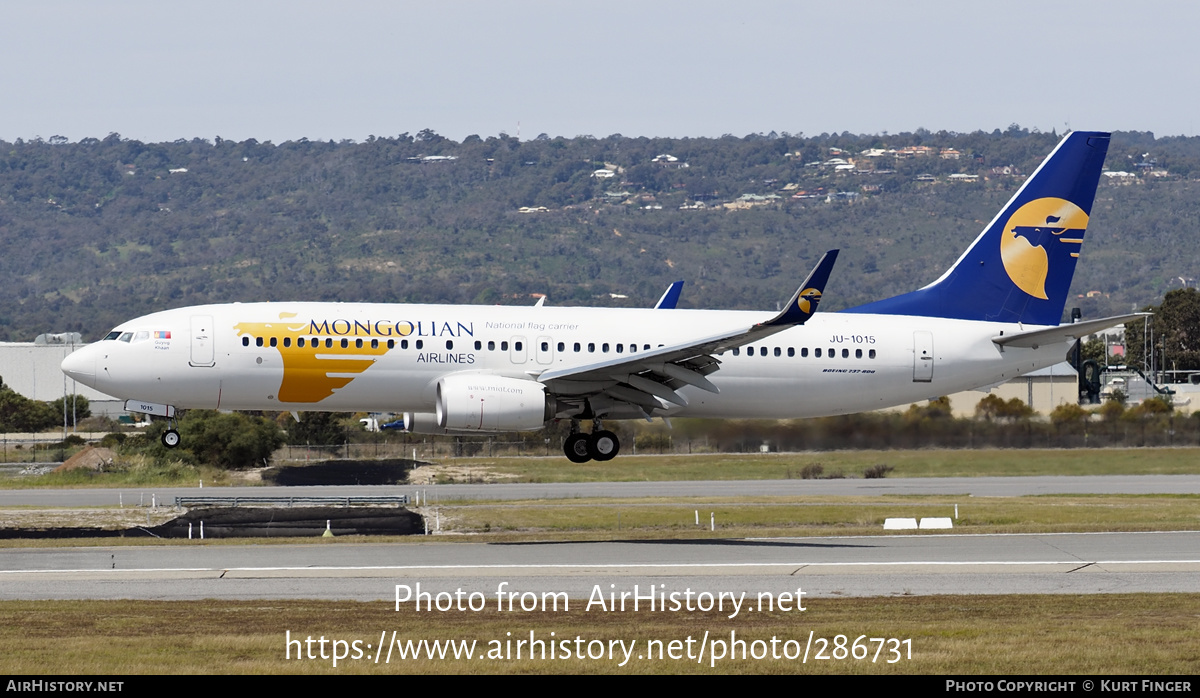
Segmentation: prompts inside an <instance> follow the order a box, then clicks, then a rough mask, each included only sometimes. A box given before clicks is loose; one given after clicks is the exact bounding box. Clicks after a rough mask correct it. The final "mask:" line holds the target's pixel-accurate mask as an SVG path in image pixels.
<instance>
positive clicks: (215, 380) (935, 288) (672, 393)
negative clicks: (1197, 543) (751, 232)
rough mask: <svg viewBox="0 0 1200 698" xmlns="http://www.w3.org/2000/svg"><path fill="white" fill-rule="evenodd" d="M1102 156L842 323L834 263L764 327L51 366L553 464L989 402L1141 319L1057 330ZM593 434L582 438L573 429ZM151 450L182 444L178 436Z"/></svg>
mask: <svg viewBox="0 0 1200 698" xmlns="http://www.w3.org/2000/svg"><path fill="white" fill-rule="evenodd" d="M1108 142H1109V136H1108V134H1106V133H1088V132H1078V131H1077V132H1074V133H1071V134H1069V135H1068V136H1067V137H1066V138H1064V139H1063V140H1062V142H1060V143H1059V144H1058V146H1057V147H1056V148H1055V150H1054V152H1053V153H1051V154H1050V156H1049V157H1048V158H1046V160H1045V161H1044V162H1043V163H1042V165H1041V166H1040V167H1039V168H1038V169H1037V171H1036V172H1034V174H1033V175H1032V176H1031V177H1029V179H1028V180H1026V182H1025V184H1024V185H1023V186H1022V187H1021V188H1020V189H1019V190H1018V191H1017V193H1016V194H1015V195H1014V196H1013V197H1012V199H1011V200H1009V202H1008V203H1007V204H1006V205H1005V206H1004V208H1003V209H1002V210H1001V211H1000V213H998V214H997V215H996V217H995V218H994V219H993V220H992V221H991V222H990V223H989V224H988V225H987V226H986V227H985V228H984V230H983V232H982V233H980V235H979V236H978V237H977V238H976V239H975V241H974V242H973V243H972V244H971V246H970V247H969V248H968V249H967V251H966V252H964V253H963V255H962V256H961V257H959V259H958V261H957V262H955V264H954V265H953V266H952V267H951V268H950V269H949V270H948V271H947V272H946V273H945V274H943V275H942V276H941V278H939V279H937V280H936V281H934V282H933V283H931V284H930V285H928V286H926V287H924V288H922V289H919V290H917V291H913V292H911V293H907V294H904V295H901V296H897V297H895V298H890V299H888V300H883V301H878V302H875V303H870V304H867V305H864V306H860V307H857V308H852V309H849V310H845V311H842V312H838V313H821V314H816V315H814V313H815V311H816V309H817V303H818V302H819V301H820V299H821V294H822V293H823V291H824V288H825V284H826V282H827V281H828V279H829V275H830V271H831V269H832V267H833V263H834V261H835V259H836V258H837V251H836V250H835V251H831V252H828V253H826V255H825V256H824V257H822V259H821V260H820V262H819V263H818V264H817V266H816V268H815V269H814V270H813V272H812V274H810V275H809V277H808V279H806V280H805V282H804V283H803V284H801V285H800V287H799V289H798V290H797V291H796V293H795V294H793V295H792V298H791V300H790V302H789V303H788V304H787V306H786V307H785V308H784V310H783V311H782V312H779V313H778V314H775V315H774V316H771V315H770V314H766V313H760V312H747V311H718V310H678V309H662V308H658V309H645V310H641V309H615V308H563V307H545V306H541V305H539V306H537V307H530V306H526V307H507V306H506V307H500V306H458V305H390V304H365V303H307V302H297V303H279V302H272V303H245V304H239V303H234V304H229V305H204V306H196V307H189V308H179V309H176V310H168V311H164V312H160V313H154V314H152V315H147V316H145V317H140V318H137V319H136V320H130V321H129V322H126V323H123V324H121V325H120V326H119V327H117V328H115V329H114V330H113V331H112V332H111V333H109V334H108V336H106V337H105V338H104V340H103V341H100V342H96V343H95V344H92V345H90V346H88V347H85V348H84V349H81V350H80V351H77V352H75V353H73V354H71V355H70V356H69V357H68V358H67V359H66V360H65V361H63V365H62V368H63V370H64V371H65V372H66V373H67V375H69V376H70V377H71V378H73V379H75V380H77V381H79V382H81V383H83V384H85V385H89V386H91V387H93V388H95V389H97V390H99V391H101V392H104V393H108V394H110V395H113V396H117V397H121V398H125V399H127V400H128V401H129V402H128V403H127V408H129V409H131V410H133V411H141V412H147V413H150V414H156V415H160V416H165V417H167V418H169V419H173V418H174V415H175V408H177V407H179V408H217V409H229V410H280V411H290V412H292V413H293V414H298V413H299V412H301V411H312V410H317V411H379V412H402V413H404V425H405V427H406V428H407V429H410V430H412V431H416V432H423V433H460V434H478V433H491V432H504V431H524V430H535V429H541V428H542V427H543V426H545V424H546V423H548V422H549V421H551V420H557V419H569V420H571V424H572V430H571V431H572V433H571V436H569V437H568V438H567V440H566V443H565V451H566V455H567V457H568V458H570V459H571V460H572V461H575V462H584V461H587V460H589V459H596V460H607V459H609V458H612V457H613V456H615V455H616V454H617V452H618V450H619V449H620V443H619V441H618V440H617V437H616V435H615V434H613V433H612V432H611V431H608V430H605V429H604V428H603V427H602V424H601V420H611V419H644V418H650V417H655V416H663V417H672V416H681V417H725V418H753V417H765V418H798V417H815V416H821V415H835V414H847V413H852V412H860V411H863V410H871V409H876V408H881V407H888V406H893V405H898V404H904V403H908V402H913V401H916V400H921V399H926V398H931V397H936V396H939V395H945V394H949V393H952V392H957V391H960V390H967V389H971V388H975V387H978V386H984V385H992V384H995V383H999V382H1002V381H1005V380H1009V379H1011V378H1013V377H1015V376H1019V375H1021V374H1024V373H1027V372H1029V371H1033V370H1036V369H1039V368H1043V367H1045V366H1048V365H1051V364H1054V363H1057V362H1059V361H1062V359H1063V356H1064V355H1065V353H1066V352H1067V350H1068V349H1069V348H1070V346H1071V344H1072V343H1073V342H1074V340H1075V339H1076V338H1078V337H1080V336H1083V335H1087V334H1090V333H1093V332H1096V331H1099V330H1101V329H1103V328H1106V327H1110V326H1113V325H1116V324H1120V323H1122V322H1124V321H1126V320H1128V319H1130V318H1132V317H1137V316H1133V315H1130V316H1122V317H1115V318H1105V319H1102V320H1093V321H1089V322H1082V323H1076V324H1070V325H1060V324H1059V321H1060V319H1061V318H1062V314H1063V309H1064V307H1065V304H1066V298H1067V291H1068V288H1069V286H1070V283H1071V276H1072V274H1073V273H1074V270H1075V263H1076V260H1077V258H1078V257H1079V252H1080V248H1081V246H1082V243H1083V237H1084V232H1085V230H1086V228H1087V224H1088V218H1089V215H1090V213H1091V209H1092V201H1093V199H1094V198H1095V194H1096V186H1097V182H1098V181H1099V178H1100V171H1101V167H1102V165H1103V163H1104V157H1105V154H1106V152H1107V150H1108ZM673 302H674V301H673V300H672V301H671V303H670V305H668V306H667V307H670V306H671V305H673ZM660 303H661V302H660ZM586 420H591V421H592V422H593V428H592V431H591V433H590V434H588V433H583V432H582V431H581V430H580V429H579V425H580V422H581V421H586ZM163 441H164V443H166V444H167V445H169V446H174V445H176V444H177V443H178V442H179V434H178V433H177V432H176V431H175V430H174V429H170V430H168V431H167V432H166V433H165V434H164V437H163Z"/></svg>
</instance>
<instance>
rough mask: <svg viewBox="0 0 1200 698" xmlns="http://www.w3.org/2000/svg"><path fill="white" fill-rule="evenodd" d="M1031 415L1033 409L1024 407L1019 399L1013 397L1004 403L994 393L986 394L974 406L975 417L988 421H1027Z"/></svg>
mask: <svg viewBox="0 0 1200 698" xmlns="http://www.w3.org/2000/svg"><path fill="white" fill-rule="evenodd" d="M1033 414H1034V412H1033V408H1032V407H1030V406H1029V405H1026V404H1025V402H1024V401H1023V400H1021V399H1020V398H1016V397H1014V398H1012V399H1010V400H1008V401H1005V400H1004V398H1002V397H1000V396H999V395H996V394H995V393H988V394H987V396H985V397H984V398H983V399H982V400H980V401H979V403H978V404H977V405H975V416H976V417H977V418H978V417H982V418H983V419H986V420H988V421H991V420H993V419H1005V420H1012V421H1016V420H1018V419H1028V418H1030V417H1032V416H1033Z"/></svg>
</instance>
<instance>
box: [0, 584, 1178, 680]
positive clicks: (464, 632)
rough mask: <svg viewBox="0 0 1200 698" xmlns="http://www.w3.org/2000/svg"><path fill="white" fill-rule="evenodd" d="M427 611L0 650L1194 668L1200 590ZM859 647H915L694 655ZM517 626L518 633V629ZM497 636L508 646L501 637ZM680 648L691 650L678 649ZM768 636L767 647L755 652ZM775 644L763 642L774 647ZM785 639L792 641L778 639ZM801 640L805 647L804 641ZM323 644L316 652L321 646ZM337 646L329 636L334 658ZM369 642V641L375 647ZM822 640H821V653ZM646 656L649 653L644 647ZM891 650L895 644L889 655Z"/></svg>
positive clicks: (146, 663) (604, 669) (676, 666)
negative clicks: (799, 655)
mask: <svg viewBox="0 0 1200 698" xmlns="http://www.w3.org/2000/svg"><path fill="white" fill-rule="evenodd" d="M582 606H583V604H582V603H579V604H573V606H572V610H571V611H570V612H569V613H561V612H560V613H515V614H514V613H505V614H500V613H497V612H496V611H494V610H487V611H483V612H478V613H471V612H458V611H452V612H445V613H438V612H434V613H433V614H432V615H431V614H430V613H428V612H422V613H417V612H415V611H413V610H412V609H411V607H409V606H408V605H405V606H404V607H403V608H402V609H401V611H399V612H396V611H394V609H393V606H392V605H391V604H389V603H356V602H320V601H242V602H215V601H197V602H170V603H166V602H145V601H139V602H131V601H36V602H35V601H20V602H16V601H13V602H2V603H0V656H3V657H4V658H5V662H4V664H5V668H6V670H7V671H9V672H11V673H15V674H101V675H106V674H143V673H153V674H166V673H214V672H215V673H229V674H249V673H254V674H268V673H276V674H278V673H286V674H294V673H336V674H343V673H345V674H356V673H394V674H408V673H467V674H469V673H489V674H490V673H915V674H1103V675H1115V674H1196V673H1197V672H1200V634H1197V633H1196V632H1195V629H1196V626H1197V624H1198V623H1200V594H1123V595H1101V596H1086V597H1075V596H998V597H991V596H986V597H982V596H933V597H897V598H873V599H820V600H815V601H807V602H806V607H807V610H806V611H804V612H791V613H780V612H776V613H769V612H767V613H759V614H743V615H742V616H740V617H738V618H735V619H732V620H730V619H728V618H726V617H725V615H724V614H721V613H716V612H712V613H702V612H694V613H686V612H684V613H656V614H651V613H648V612H646V611H645V610H644V609H643V611H642V612H640V613H632V612H629V613H603V612H600V611H591V612H587V611H583V610H582ZM287 631H291V635H292V638H293V639H297V638H299V639H301V640H303V639H305V638H307V637H309V636H311V637H312V638H313V639H314V640H317V639H319V638H320V637H325V638H326V640H327V641H332V640H334V639H338V640H345V641H354V640H359V641H360V642H361V646H362V648H363V649H364V651H365V648H366V645H367V644H368V643H370V644H371V645H372V646H374V645H376V644H378V642H379V638H380V634H381V633H385V632H386V633H387V634H388V636H389V637H390V635H391V632H392V631H395V632H396V637H397V638H401V639H404V640H408V639H412V640H420V639H428V640H447V639H453V640H468V641H470V640H475V641H476V643H477V644H476V648H477V649H476V652H477V654H478V653H479V652H486V651H487V650H488V649H489V648H490V647H495V646H498V647H500V648H504V647H505V643H506V642H507V641H509V640H511V641H512V642H513V644H512V645H511V652H512V653H513V654H515V651H516V644H515V643H516V640H517V639H528V637H529V633H530V632H531V631H532V632H533V633H535V636H536V637H537V638H539V639H545V640H549V639H550V633H551V632H553V633H555V636H554V637H555V639H558V640H560V641H561V640H562V639H564V638H565V639H568V640H569V641H570V643H571V644H570V647H571V650H572V651H574V647H575V645H574V639H575V637H577V636H578V637H581V638H583V640H584V642H585V645H584V647H585V648H586V642H588V641H590V640H603V641H605V643H606V646H607V642H608V641H609V640H624V641H625V642H626V643H628V642H629V641H631V640H636V641H637V645H635V654H634V657H633V659H632V660H631V661H630V662H629V663H628V664H627V665H626V666H624V667H621V666H618V664H619V663H620V660H619V659H618V660H611V661H610V660H608V659H607V658H605V659H601V660H593V659H582V660H580V659H576V658H571V659H562V658H557V659H541V658H537V659H532V660H531V659H529V658H528V657H527V650H526V657H525V658H523V659H521V660H516V659H507V658H505V659H478V658H476V659H473V660H466V659H457V660H456V659H452V658H451V659H442V660H439V659H435V660H429V659H421V660H406V661H399V660H398V659H397V657H396V655H395V653H394V655H393V660H392V662H391V663H390V664H387V663H385V662H384V661H383V659H381V660H380V662H379V663H378V664H376V663H373V662H372V661H369V660H368V659H360V660H357V661H354V660H344V661H341V662H339V664H338V666H337V667H336V668H335V667H334V666H333V663H332V659H327V660H321V659H316V660H308V659H296V658H295V650H296V646H293V658H292V659H290V660H289V659H287V658H286V656H285V653H286V651H287V648H286V646H285V633H286V632H287ZM810 631H811V632H812V633H813V635H814V636H815V637H817V638H821V637H824V638H828V639H830V640H832V639H833V638H834V637H835V636H837V635H839V634H841V635H846V636H848V637H849V639H850V642H851V643H853V641H854V639H855V638H857V637H858V636H860V635H866V636H867V637H868V638H869V637H887V638H898V639H905V638H907V639H911V647H912V658H911V659H907V658H905V659H902V660H901V661H898V662H895V663H893V664H886V663H885V662H883V661H877V662H875V663H871V662H869V661H867V660H853V659H843V660H832V659H830V660H824V661H818V660H815V659H814V658H813V657H812V656H810V658H809V661H808V663H807V664H805V663H802V662H801V661H800V660H798V659H797V660H786V659H779V660H774V659H769V658H768V659H762V660H755V659H752V658H749V659H745V660H743V659H741V658H740V656H739V658H737V659H733V660H731V659H725V660H719V661H718V662H717V664H716V667H715V668H713V667H711V666H710V665H709V660H708V659H707V658H708V657H710V656H711V645H710V646H709V647H710V649H709V650H708V651H707V652H706V655H705V656H706V659H705V661H704V662H702V663H699V664H698V663H697V662H696V660H695V659H694V657H695V656H696V654H697V653H698V651H699V647H698V641H699V640H700V639H701V638H703V636H704V634H705V632H708V633H709V638H710V640H713V639H723V640H725V641H728V640H729V639H730V633H731V632H735V633H736V635H737V638H738V639H743V640H746V641H747V650H748V651H753V650H754V649H755V648H753V647H750V643H752V642H753V641H754V640H764V641H767V642H768V643H769V641H770V640H771V638H772V637H774V638H778V640H779V641H780V642H783V641H784V640H797V641H799V643H800V644H799V645H798V647H800V648H803V647H804V645H805V644H807V641H808V636H809V632H810ZM508 633H512V635H508ZM689 637H691V638H693V641H694V642H695V643H696V644H693V650H692V655H693V659H690V660H689V659H686V657H685V658H682V659H678V660H672V659H662V660H658V659H654V660H650V659H638V658H637V652H638V651H642V652H644V651H645V649H646V647H647V642H648V641H650V640H663V641H664V644H663V647H664V650H666V649H667V648H668V645H667V644H666V643H669V642H670V641H672V640H679V641H681V642H686V640H687V638H689ZM493 641H497V642H498V643H499V644H498V645H491V644H489V643H492V642H493ZM681 647H682V648H683V651H684V652H686V646H685V645H683V644H681ZM763 647H765V646H764V645H759V648H760V649H761V648H763ZM767 647H769V645H768V646H767ZM780 647H781V648H782V645H780ZM794 647H795V646H794ZM313 651H314V653H316V654H318V655H319V653H320V647H319V645H317V644H314V645H313ZM330 651H331V646H328V645H327V649H326V653H327V654H329V653H330ZM373 652H374V650H373V649H372V654H373ZM815 652H816V648H815V647H814V648H813V649H812V653H815ZM643 656H644V655H643ZM884 656H886V655H884Z"/></svg>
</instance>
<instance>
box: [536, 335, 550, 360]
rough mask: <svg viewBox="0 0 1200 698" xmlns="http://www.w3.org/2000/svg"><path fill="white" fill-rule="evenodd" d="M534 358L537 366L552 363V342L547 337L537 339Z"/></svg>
mask: <svg viewBox="0 0 1200 698" xmlns="http://www.w3.org/2000/svg"><path fill="white" fill-rule="evenodd" d="M536 356H537V362H538V363H539V364H543V365H547V364H551V363H554V340H552V339H550V338H549V337H538V338H537V353H536Z"/></svg>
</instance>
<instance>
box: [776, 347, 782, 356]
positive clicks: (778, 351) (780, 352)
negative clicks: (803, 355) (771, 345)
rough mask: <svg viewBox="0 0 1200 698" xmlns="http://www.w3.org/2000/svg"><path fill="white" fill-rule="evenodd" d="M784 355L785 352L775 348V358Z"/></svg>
mask: <svg viewBox="0 0 1200 698" xmlns="http://www.w3.org/2000/svg"><path fill="white" fill-rule="evenodd" d="M782 354H783V352H782V351H780V350H779V347H775V356H780V355H782Z"/></svg>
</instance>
